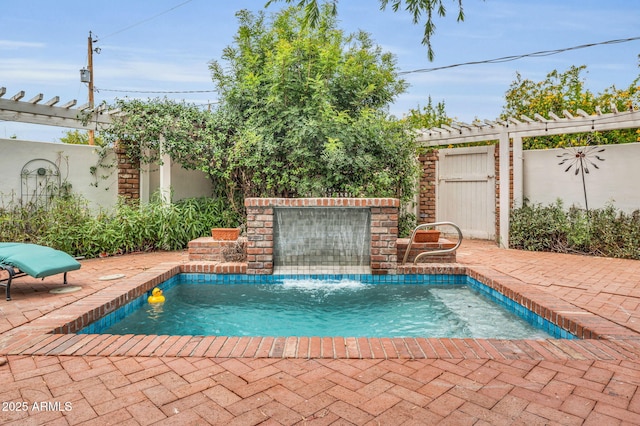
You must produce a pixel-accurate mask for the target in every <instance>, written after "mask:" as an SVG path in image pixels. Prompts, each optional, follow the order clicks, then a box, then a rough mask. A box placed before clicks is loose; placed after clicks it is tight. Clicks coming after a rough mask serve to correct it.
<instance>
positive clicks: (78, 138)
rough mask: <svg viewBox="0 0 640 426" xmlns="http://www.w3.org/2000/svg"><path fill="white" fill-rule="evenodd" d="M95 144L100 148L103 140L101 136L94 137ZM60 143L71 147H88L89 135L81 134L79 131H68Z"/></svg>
mask: <svg viewBox="0 0 640 426" xmlns="http://www.w3.org/2000/svg"><path fill="white" fill-rule="evenodd" d="M94 141H95V144H96V145H98V146H102V145H103V144H104V140H103V138H102V137H101V136H98V135H96V136H95V139H94ZM60 142H62V143H68V144H71V145H89V134H88V133H87V132H81V131H80V130H77V129H76V130H68V131H66V132H65V134H64V136H62V137H61V138H60Z"/></svg>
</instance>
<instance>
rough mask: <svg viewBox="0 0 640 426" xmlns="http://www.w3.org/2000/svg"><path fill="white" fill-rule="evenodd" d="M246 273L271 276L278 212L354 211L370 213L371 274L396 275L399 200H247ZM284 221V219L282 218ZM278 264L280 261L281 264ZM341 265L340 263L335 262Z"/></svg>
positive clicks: (369, 255)
mask: <svg viewBox="0 0 640 426" xmlns="http://www.w3.org/2000/svg"><path fill="white" fill-rule="evenodd" d="M245 207H246V210H247V274H272V273H273V270H274V265H275V263H276V260H277V259H274V254H275V255H276V257H277V256H278V254H277V253H274V252H275V251H276V244H275V238H276V233H275V229H276V228H277V227H278V226H277V225H276V218H275V217H276V216H277V213H276V211H277V209H278V208H280V209H283V211H284V209H291V208H316V209H317V208H323V209H325V208H326V209H332V208H342V209H344V208H354V209H359V211H360V212H362V211H363V210H368V212H369V215H367V216H368V217H369V227H370V228H369V232H368V236H366V237H365V238H367V239H368V241H369V254H368V258H369V263H370V268H371V273H372V274H395V273H396V267H397V250H396V240H397V238H398V211H399V207H400V201H399V200H397V199H395V198H247V199H246V200H245ZM281 220H282V218H281ZM363 220H364V219H363ZM278 262H279V261H278ZM336 262H337V263H339V261H336Z"/></svg>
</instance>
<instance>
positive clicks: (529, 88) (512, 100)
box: [501, 65, 640, 149]
mask: <svg viewBox="0 0 640 426" xmlns="http://www.w3.org/2000/svg"><path fill="white" fill-rule="evenodd" d="M586 69H587V67H586V66H585V65H582V66H571V67H570V68H569V69H568V70H566V71H565V72H559V71H557V70H553V71H551V72H550V73H549V74H547V77H546V78H545V79H544V80H542V81H538V82H536V81H532V80H529V79H524V78H522V76H521V75H520V74H519V73H518V74H517V76H516V80H515V81H514V82H512V83H511V86H510V87H509V90H508V91H507V93H506V96H505V101H506V103H505V105H504V107H503V112H502V115H501V117H502V119H507V118H508V117H515V118H519V117H521V116H523V115H526V116H528V117H531V118H533V117H534V115H535V114H540V115H542V116H546V117H547V118H549V116H548V114H549V112H552V113H554V114H557V115H560V116H562V114H563V111H565V110H566V111H568V112H569V113H570V114H572V115H577V114H578V110H582V111H585V112H586V113H588V114H595V113H596V111H597V110H600V111H602V112H608V111H611V105H615V107H616V108H617V109H618V110H619V111H624V110H628V109H629V108H638V105H640V76H638V77H637V78H636V79H635V80H634V81H632V82H631V84H630V85H629V87H627V88H626V89H622V90H620V89H617V88H616V87H615V86H611V87H610V88H608V89H606V90H605V91H604V92H603V93H600V94H594V93H592V92H591V91H590V90H588V89H587V88H586V87H585V81H584V78H583V77H582V76H581V74H582V72H583V71H586ZM586 136H587V135H582V134H573V135H558V136H545V137H535V138H526V139H525V140H524V141H523V146H524V148H525V149H540V148H556V147H564V146H570V145H576V144H584V143H587V141H589V142H590V143H593V144H615V143H626V142H635V141H636V140H638V137H639V136H640V135H639V134H638V132H637V130H636V129H626V130H615V131H608V132H602V133H599V132H596V133H595V134H590V136H589V137H586Z"/></svg>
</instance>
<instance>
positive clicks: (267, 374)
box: [0, 241, 640, 426]
mask: <svg viewBox="0 0 640 426" xmlns="http://www.w3.org/2000/svg"><path fill="white" fill-rule="evenodd" d="M458 260H459V261H460V262H461V263H464V264H481V265H486V266H490V267H492V268H494V269H496V270H498V271H500V272H502V273H504V274H507V275H510V276H512V277H515V278H517V279H520V280H521V281H523V282H525V283H527V284H529V285H531V286H535V287H536V288H538V289H541V290H543V291H544V292H549V293H550V294H553V295H554V296H555V297H557V298H558V299H560V300H562V301H565V302H571V303H573V304H575V305H576V306H579V307H580V308H581V309H584V310H585V311H586V312H589V313H593V314H596V315H598V316H601V317H604V318H607V319H610V320H612V321H614V322H615V323H616V324H617V325H618V326H621V327H623V328H624V330H627V331H628V333H627V334H626V337H625V338H624V339H620V340H616V341H611V342H605V343H606V344H605V345H600V343H602V342H600V341H584V342H581V344H573V343H572V342H575V341H557V342H556V343H555V344H550V343H546V342H548V341H526V342H525V341H516V342H510V343H506V342H505V343H504V345H502V344H501V342H490V341H482V340H474V339H468V340H467V339H465V340H464V341H463V342H459V341H452V340H447V339H434V340H433V342H432V344H431V346H430V347H431V348H432V352H429V353H427V354H425V355H427V357H426V358H414V359H412V358H400V357H399V358H397V359H384V358H376V359H370V358H369V357H368V356H367V355H365V354H363V355H361V356H362V357H363V359H345V358H333V357H331V358H311V359H305V358H292V359H290V358H286V357H282V356H281V357H278V358H273V357H258V356H257V355H259V354H258V352H256V356H254V357H249V358H247V357H242V356H241V355H242V354H238V353H234V351H237V349H236V348H237V347H239V346H238V342H235V344H234V346H233V347H231V345H229V346H228V348H227V349H225V350H227V352H226V355H227V356H228V357H222V356H220V354H221V352H220V351H221V350H223V349H224V344H222V346H221V347H220V348H217V349H216V350H214V349H213V347H214V346H213V343H215V339H214V340H212V341H208V343H210V345H207V346H206V347H202V348H201V343H202V342H203V341H205V339H202V340H200V341H191V340H185V339H183V340H180V338H177V339H175V340H173V341H171V342H170V343H168V342H169V341H168V340H167V339H157V338H154V337H153V336H151V338H146V337H142V338H139V339H130V340H132V341H135V344H136V345H137V346H138V348H139V349H136V351H138V355H137V356H122V355H123V354H125V353H128V352H129V351H131V350H132V349H133V347H126V346H123V345H120V344H115V345H113V344H111V345H110V344H107V343H106V342H105V341H101V342H100V341H99V342H97V345H96V346H94V347H92V348H88V349H87V350H86V354H85V355H82V356H75V355H74V356H68V355H64V353H65V352H66V351H69V352H73V351H72V349H73V348H74V347H75V348H77V347H81V346H82V345H84V344H86V342H83V341H82V339H80V338H79V337H74V336H73V335H70V336H71V337H67V336H64V338H65V339H68V340H65V341H64V342H63V343H61V341H59V340H56V339H57V338H56V337H55V336H53V337H52V336H48V337H45V338H43V340H42V341H39V343H38V347H39V348H40V349H39V350H40V352H41V353H43V354H47V355H23V354H20V351H19V350H16V351H15V353H16V355H4V356H3V357H4V359H6V364H5V365H2V366H0V402H2V407H0V408H1V409H2V410H1V411H0V423H1V424H10V425H105V424H122V425H149V424H154V425H190V424H192V425H207V424H225V425H226V424H229V425H235V424H237V425H251V424H285V425H288V424H310V425H316V424H317V425H324V424H371V425H375V424H389V425H400V424H406V425H411V424H419V425H423V424H427V425H428V424H452V425H465V424H474V425H510V424H516V425H518V424H521V425H552V424H557V425H573V424H576V425H590V424H598V426H603V425H624V424H628V425H632V424H640V393H638V392H637V390H638V386H639V385H640V363H639V362H638V354H639V353H640V350H639V349H638V348H639V347H640V346H639V345H638V342H639V341H640V339H638V336H639V335H638V334H637V333H638V331H640V330H638V327H640V325H639V324H638V321H639V320H640V311H639V309H640V308H639V307H638V303H637V302H638V300H640V299H639V298H638V296H640V262H637V261H628V260H615V259H605V258H590V257H582V256H573V255H558V254H549V253H528V252H520V251H515V250H500V249H498V248H495V247H493V246H492V245H491V244H490V243H485V242H478V241H465V242H464V243H463V246H462V247H461V249H460V251H459V253H458ZM167 261H173V262H176V261H177V262H186V256H185V254H184V253H154V254H141V255H131V256H124V257H120V258H106V259H95V260H90V261H83V266H82V269H81V270H80V271H77V272H74V273H72V274H70V281H71V284H72V285H73V284H74V283H81V285H82V287H83V289H82V290H81V291H79V292H76V293H71V294H68V295H52V294H49V293H48V290H49V289H51V288H53V287H57V286H59V284H60V283H58V282H57V281H56V280H55V277H52V278H51V279H49V278H48V279H47V280H45V281H44V282H42V281H39V280H38V281H36V280H29V279H23V280H22V281H17V282H16V284H14V285H13V286H12V293H13V301H11V302H5V301H2V302H1V303H0V331H2V336H0V337H1V338H3V339H5V340H0V353H1V354H7V351H6V349H7V347H8V346H7V345H6V343H7V342H13V343H12V345H13V346H12V347H13V348H14V350H15V349H16V347H17V346H19V345H18V344H16V339H19V338H22V341H23V342H27V341H28V342H32V340H30V339H33V338H34V337H33V336H19V330H20V329H21V328H22V329H26V328H28V326H29V324H32V323H33V322H34V321H35V323H37V321H36V320H38V319H39V318H42V317H43V315H46V314H51V315H55V312H56V311H57V310H59V309H60V308H62V307H64V306H68V305H69V304H71V303H74V302H82V300H83V299H84V298H86V297H87V296H88V295H91V294H94V293H97V292H99V291H100V290H102V289H105V288H108V287H109V286H112V285H117V284H115V282H112V281H100V280H98V278H99V277H100V276H104V275H108V274H114V273H124V274H126V275H127V276H129V277H132V276H135V275H136V274H138V273H141V272H144V271H145V270H147V269H148V268H150V267H152V266H153V265H156V264H158V263H162V262H167ZM634 333H635V334H634ZM116 339H117V338H116ZM154 340H158V342H156V343H155V344H154V343H153V341H154ZM52 342H54V343H52ZM300 342H303V341H302V339H301V340H300ZM300 342H299V343H297V344H300ZM305 342H306V343H302V344H306V345H308V346H309V347H311V346H312V344H324V342H320V343H318V342H315V341H312V340H307V341H305ZM111 343H113V342H111ZM286 343H287V342H286V341H285V342H284V343H283V344H284V345H285V346H284V349H283V350H284V351H285V354H284V355H286ZM348 343H349V344H351V345H357V347H358V348H359V347H364V342H363V341H359V340H355V339H354V340H353V341H349V342H348ZM29 344H31V343H29ZM386 344H388V342H387V343H386ZM391 344H392V345H394V342H393V341H392V342H391ZM398 344H399V342H395V345H396V346H395V347H398ZM47 345H49V346H47ZM163 345H164V349H163V350H162V353H163V354H172V356H166V355H162V356H157V355H156V356H143V355H142V354H143V353H144V354H145V355H153V352H154V350H156V349H158V348H160V347H162V346H163ZM249 345H251V343H250V342H249ZM48 347H49V348H50V349H47V348H48ZM82 347H85V348H86V346H82ZM109 347H112V348H113V349H112V350H113V352H112V353H110V352H109ZM99 348H101V349H99ZM32 349H33V348H32ZM369 349H370V350H371V351H375V350H378V349H376V348H374V345H373V344H370V346H369ZM387 349H389V348H387ZM410 349H411V348H409V346H408V345H407V350H408V351H410ZM145 350H146V351H147V352H144V351H145ZM258 350H259V349H256V351H258ZM118 351H119V352H118ZM176 351H177V352H176ZM36 352H37V351H36ZM52 352H57V353H55V354H52ZM207 352H209V353H215V354H216V355H217V356H207ZM347 352H348V349H345V354H347ZM106 353H109V355H105V354H106ZM187 353H188V356H187ZM383 353H384V352H383ZM94 354H99V355H94ZM262 355H264V356H266V355H268V354H266V355H265V354H264V353H262ZM364 358H366V359H364ZM23 408H24V409H23Z"/></svg>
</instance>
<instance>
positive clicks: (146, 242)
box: [0, 195, 241, 257]
mask: <svg viewBox="0 0 640 426" xmlns="http://www.w3.org/2000/svg"><path fill="white" fill-rule="evenodd" d="M240 222H241V218H240V217H239V216H238V215H237V214H235V213H234V212H233V210H232V209H231V208H229V206H228V204H227V202H226V201H225V200H224V199H221V198H191V199H185V200H181V201H179V202H177V203H174V204H165V203H163V202H162V200H161V198H159V197H153V199H152V200H151V202H149V203H145V204H139V203H131V202H124V201H122V200H121V201H120V202H119V203H118V204H117V205H116V207H115V208H114V209H113V211H111V212H108V211H99V212H98V213H93V212H91V210H90V209H89V208H88V203H87V201H86V200H85V199H83V198H82V197H79V196H75V195H74V196H69V197H65V198H56V199H55V201H54V202H53V203H52V205H51V207H50V208H49V209H48V210H45V209H43V208H33V207H31V206H23V205H19V204H16V205H12V206H10V207H8V208H7V207H3V208H2V209H0V236H1V237H0V239H1V240H3V241H14V242H31V243H36V244H42V245H47V246H50V247H53V248H56V249H58V250H62V251H65V252H67V253H69V254H72V255H74V256H85V257H96V256H98V255H100V254H102V253H106V254H123V253H131V252H136V251H152V250H180V249H183V248H185V247H186V246H187V243H188V242H189V241H191V240H193V239H195V238H198V237H201V236H205V235H210V230H211V228H213V227H232V226H238V225H239V224H240Z"/></svg>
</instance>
